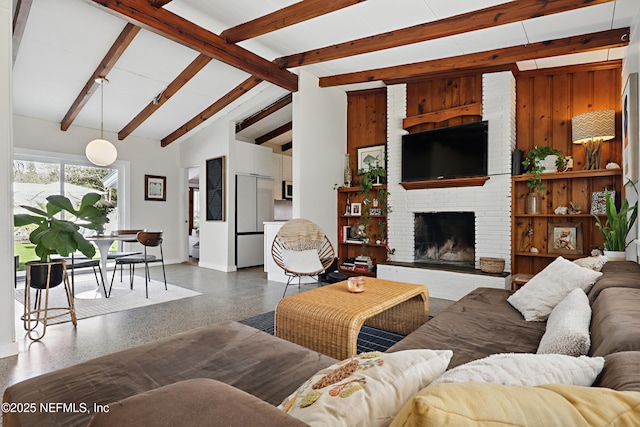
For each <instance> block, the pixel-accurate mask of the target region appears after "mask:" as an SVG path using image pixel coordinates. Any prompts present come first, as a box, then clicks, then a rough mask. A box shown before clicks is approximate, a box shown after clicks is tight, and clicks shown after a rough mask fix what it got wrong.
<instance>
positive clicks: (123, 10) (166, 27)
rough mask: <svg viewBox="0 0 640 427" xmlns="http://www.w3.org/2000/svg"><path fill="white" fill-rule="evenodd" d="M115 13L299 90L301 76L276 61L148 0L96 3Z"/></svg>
mask: <svg viewBox="0 0 640 427" xmlns="http://www.w3.org/2000/svg"><path fill="white" fill-rule="evenodd" d="M92 1H93V2H94V3H95V4H98V5H101V6H103V7H104V8H106V9H107V10H109V11H110V12H111V13H112V14H114V15H116V16H119V17H121V18H122V19H125V20H127V21H129V22H131V23H134V24H136V25H138V26H140V27H142V28H145V29H147V30H149V31H152V32H154V33H156V34H159V35H161V36H163V37H166V38H168V39H170V40H173V41H175V42H176V43H180V44H182V45H184V46H187V47H189V48H191V49H194V50H196V51H198V52H200V53H203V54H205V55H207V56H210V57H212V58H213V59H216V60H219V61H222V62H224V63H225V64H228V65H230V66H232V67H235V68H238V69H240V70H242V71H245V72H246V73H248V74H251V75H252V76H255V77H258V78H260V79H262V80H266V81H268V82H271V83H273V84H275V85H277V86H280V87H282V88H284V89H286V90H288V91H291V92H296V91H297V90H298V76H297V75H295V74H293V73H291V72H289V71H287V70H283V69H281V68H280V67H278V66H277V65H276V64H274V63H273V62H270V61H267V60H266V59H264V58H262V57H260V56H258V55H256V54H255V53H253V52H250V51H248V50H246V49H244V48H242V47H240V46H238V45H235V44H229V43H227V42H226V41H224V39H223V38H222V37H220V36H218V35H216V34H214V33H212V32H211V31H208V30H206V29H204V28H202V27H200V26H198V25H196V24H194V23H193V22H190V21H188V20H186V19H184V18H182V17H181V16H179V15H176V14H175V13H172V12H170V11H168V10H166V9H164V8H155V7H153V6H151V5H150V4H149V2H148V0H92Z"/></svg>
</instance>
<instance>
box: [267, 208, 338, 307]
mask: <svg viewBox="0 0 640 427" xmlns="http://www.w3.org/2000/svg"><path fill="white" fill-rule="evenodd" d="M271 256H273V260H274V261H275V263H276V264H277V265H278V267H280V268H282V269H283V270H284V272H285V274H286V275H287V285H286V286H285V288H284V293H283V294H282V296H283V297H284V296H285V295H286V293H287V288H288V287H289V285H290V284H291V282H292V281H293V280H294V279H295V278H298V292H300V281H301V278H302V277H305V276H309V277H313V276H316V280H317V281H318V283H320V277H319V275H320V274H321V273H323V272H324V271H325V270H326V269H327V268H329V266H330V265H331V264H332V263H333V259H334V257H335V251H334V249H333V245H331V242H330V241H329V239H328V238H327V236H326V235H325V234H324V231H323V230H322V228H320V227H319V226H318V225H317V224H316V223H314V222H313V221H309V220H308V219H303V218H297V219H292V220H290V221H287V222H286V223H284V225H283V226H282V227H280V231H278V234H277V235H276V237H275V239H273V244H272V245H271Z"/></svg>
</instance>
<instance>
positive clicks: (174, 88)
mask: <svg viewBox="0 0 640 427" xmlns="http://www.w3.org/2000/svg"><path fill="white" fill-rule="evenodd" d="M210 61H211V58H210V57H208V56H206V55H203V54H200V55H198V56H197V57H196V59H194V60H193V61H192V62H191V64H189V65H188V66H187V68H185V69H184V70H183V71H182V72H181V73H180V74H179V75H178V77H176V78H175V79H173V81H172V82H171V83H169V85H168V86H167V88H166V89H165V90H163V91H162V92H160V93H159V94H158V96H156V97H155V98H154V99H153V100H152V101H151V102H150V103H149V104H147V106H146V107H144V109H143V110H142V111H140V112H139V113H138V114H137V115H136V116H135V117H134V118H133V119H132V120H131V121H130V122H129V123H127V124H126V126H125V127H124V128H122V130H121V131H120V132H118V139H119V140H121V141H122V140H123V139H125V138H126V137H127V136H129V135H130V134H131V132H133V131H134V130H135V129H136V128H137V127H138V126H140V125H141V124H142V123H143V122H144V121H145V120H147V119H148V118H149V117H151V115H152V114H153V113H155V112H156V111H157V110H158V108H160V107H162V105H163V104H164V103H165V102H167V101H168V100H169V98H171V97H172V96H173V95H175V94H176V93H177V92H178V91H179V90H180V89H181V88H182V87H183V86H184V85H186V84H187V82H188V81H189V80H191V79H192V78H193V77H194V76H195V75H196V74H197V73H198V72H199V71H200V70H202V69H203V68H204V67H205V65H207V64H208V63H209V62H210Z"/></svg>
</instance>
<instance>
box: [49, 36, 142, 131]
mask: <svg viewBox="0 0 640 427" xmlns="http://www.w3.org/2000/svg"><path fill="white" fill-rule="evenodd" d="M139 31H140V27H136V26H135V25H133V24H127V25H125V27H124V29H123V30H122V32H121V33H120V35H119V36H118V38H117V39H116V41H115V43H113V45H112V46H111V48H110V49H109V51H108V52H107V54H106V55H105V56H104V58H102V61H100V64H99V65H98V67H97V68H96V69H95V71H94V72H93V74H92V75H91V77H89V80H87V83H86V84H85V85H84V87H83V88H82V90H81V91H80V94H78V96H77V98H76V100H75V101H73V104H71V108H69V111H67V114H65V116H64V118H63V119H62V121H61V122H60V129H61V130H63V131H66V130H67V129H69V126H71V123H73V121H74V120H75V119H76V117H77V116H78V113H80V110H82V108H84V106H85V105H86V104H87V102H88V101H89V99H90V98H91V96H92V95H93V93H94V92H95V91H96V89H97V88H98V86H99V85H98V83H96V79H97V78H98V77H101V76H105V77H106V76H107V74H109V72H110V71H111V70H112V69H113V67H114V66H115V65H116V62H118V59H120V56H122V54H123V53H124V51H125V50H126V49H127V47H129V45H130V44H131V42H132V41H133V39H134V38H135V37H136V35H137V34H138V32H139Z"/></svg>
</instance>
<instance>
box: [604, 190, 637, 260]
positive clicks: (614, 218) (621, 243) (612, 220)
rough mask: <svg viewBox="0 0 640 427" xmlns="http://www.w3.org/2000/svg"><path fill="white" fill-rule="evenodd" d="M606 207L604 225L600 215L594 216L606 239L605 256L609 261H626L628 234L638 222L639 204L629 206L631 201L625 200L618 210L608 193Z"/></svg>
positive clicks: (606, 194)
mask: <svg viewBox="0 0 640 427" xmlns="http://www.w3.org/2000/svg"><path fill="white" fill-rule="evenodd" d="M632 185H633V183H632ZM634 188H635V185H634ZM636 192H637V190H636ZM605 207H606V214H607V219H606V221H605V222H604V224H603V223H602V219H601V218H600V217H599V216H598V215H595V214H594V215H593V216H594V217H595V218H596V227H598V228H599V229H600V233H602V237H603V239H604V255H605V256H606V257H607V259H608V260H609V261H624V260H625V249H626V247H627V243H626V239H627V234H629V230H630V229H631V227H633V224H634V223H635V222H636V218H637V216H638V202H636V204H635V205H633V206H629V201H628V200H627V199H624V200H623V201H622V205H621V206H620V210H617V209H616V205H615V201H614V200H613V198H612V197H611V194H609V192H608V191H607V192H606V193H605Z"/></svg>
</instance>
